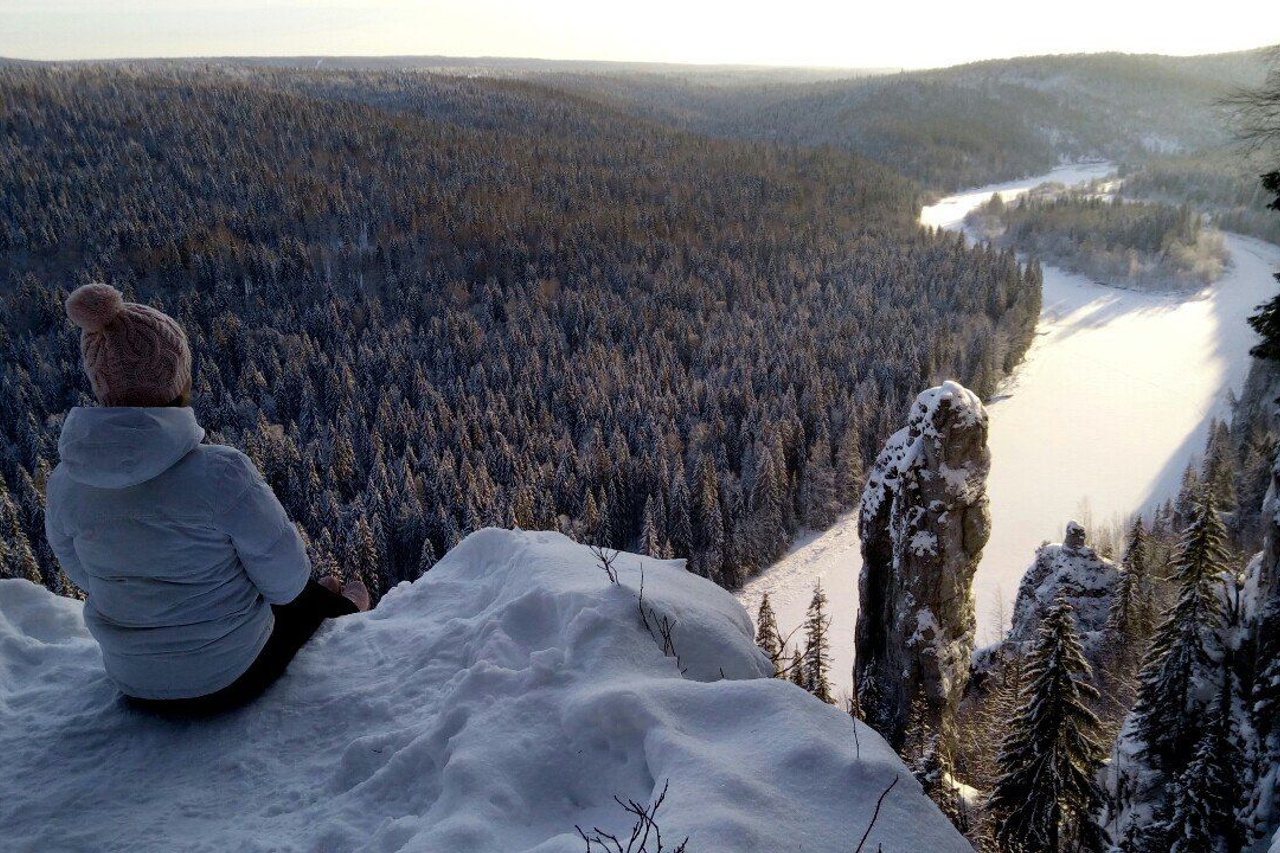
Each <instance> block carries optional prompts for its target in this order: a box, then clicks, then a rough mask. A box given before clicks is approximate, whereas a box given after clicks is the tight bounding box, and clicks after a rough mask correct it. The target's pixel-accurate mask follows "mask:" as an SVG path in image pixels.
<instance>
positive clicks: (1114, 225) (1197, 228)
mask: <svg viewBox="0 0 1280 853" xmlns="http://www.w3.org/2000/svg"><path fill="white" fill-rule="evenodd" d="M965 222H966V224H967V225H969V226H970V227H971V228H973V229H975V230H976V231H977V232H978V233H979V234H980V235H981V236H983V237H986V238H988V239H990V240H992V241H994V242H995V243H996V244H997V245H1000V246H1004V247H1008V248H1015V249H1018V250H1020V251H1024V252H1030V253H1031V254H1033V255H1035V256H1036V257H1038V258H1040V259H1041V260H1043V261H1047V262H1049V263H1052V264H1055V265H1057V266H1061V267H1064V268H1066V269H1068V270H1071V271H1072V272H1077V273H1081V274H1083V275H1087V276H1089V277H1091V278H1094V279H1096V280H1098V281H1100V282H1103V283H1104V284H1117V285H1124V286H1133V287H1139V288H1143V289H1148V290H1187V289H1198V288H1200V287H1203V286H1204V285H1206V284H1210V283H1211V282H1213V281H1215V280H1216V279H1217V278H1218V277H1219V276H1221V275H1222V271H1223V268H1224V267H1225V265H1226V262H1227V252H1226V249H1225V247H1224V246H1223V243H1222V235H1221V234H1220V233H1219V232H1218V231H1217V230H1216V229H1212V228H1209V227H1207V226H1206V225H1205V222H1204V216H1203V215H1202V214H1199V213H1197V212H1195V211H1194V210H1192V209H1191V208H1190V207H1189V206H1188V205H1185V204H1184V205H1181V206H1176V207H1175V206H1173V205H1168V204H1162V203H1159V202H1146V201H1144V202H1126V201H1124V200H1123V199H1121V198H1119V197H1111V196H1098V195H1094V194H1091V193H1089V192H1084V191H1074V190H1066V191H1062V190H1061V187H1060V185H1052V184H1051V185H1046V186H1045V187H1041V188H1039V189H1038V190H1036V191H1033V192H1032V193H1029V194H1028V195H1026V196H1023V197H1022V198H1019V199H1017V200H1016V201H1013V202H1010V203H1008V204H1006V203H1005V202H1004V201H1002V200H1001V198H1000V196H999V195H993V196H992V197H991V200H990V201H988V202H987V203H986V204H984V205H982V206H981V207H979V208H977V209H976V210H974V211H973V212H972V213H970V214H969V215H968V217H966V219H965Z"/></svg>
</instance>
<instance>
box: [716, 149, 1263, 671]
mask: <svg viewBox="0 0 1280 853" xmlns="http://www.w3.org/2000/svg"><path fill="white" fill-rule="evenodd" d="M1112 171H1113V167H1112V166H1111V165H1110V164H1107V163H1094V164H1083V165H1072V166H1063V167H1061V168H1059V169H1055V170H1053V171H1052V172H1049V173H1047V174H1045V175H1041V176H1038V177H1033V178H1026V179H1023V180H1018V181H1012V182H1009V183H1004V184H996V185H992V186H988V187H982V188H980V189H975V190H970V191H966V192H963V193H960V194H957V195H954V196H949V197H947V198H944V199H942V200H941V201H939V202H938V203H937V204H934V205H930V206H929V207H926V208H925V209H924V210H923V212H922V214H921V222H922V223H923V224H925V225H929V226H934V227H940V228H946V229H948V230H958V229H960V228H961V227H963V223H964V217H965V214H966V213H968V212H969V211H970V210H972V209H973V208H974V207H976V206H977V205H979V204H981V203H982V202H984V201H986V200H987V199H989V198H990V197H991V195H992V193H995V192H999V193H1000V194H1001V196H1002V197H1003V198H1005V199H1006V200H1008V199H1011V198H1015V197H1016V196H1018V195H1020V194H1022V193H1025V192H1026V191H1028V190H1030V189H1032V188H1033V187H1036V186H1039V185H1040V184H1042V183H1045V182H1048V181H1057V182H1061V183H1064V184H1075V183H1083V182H1087V181H1089V180H1092V179H1093V178H1101V177H1105V176H1106V175H1108V174H1109V173H1111V172H1112ZM1225 243H1226V247H1227V250H1228V251H1229V252H1230V254H1231V258H1232V263H1231V266H1230V267H1229V268H1228V269H1227V271H1226V273H1225V274H1224V276H1223V277H1222V278H1221V279H1219V280H1218V281H1217V282H1215V283H1214V284H1213V285H1212V286H1210V287H1208V288H1206V289H1205V290H1204V291H1202V292H1201V293H1199V294H1194V295H1187V294H1150V293H1144V292H1140V291H1134V290H1121V289H1118V288H1114V287H1107V286H1104V285H1100V284H1096V283H1094V282H1091V281H1089V280H1088V279H1086V278H1084V277H1082V276H1078V275H1072V274H1070V273H1067V272H1064V271H1062V270H1060V269H1058V268H1056V267H1051V266H1045V267H1044V268H1043V270H1044V304H1043V309H1042V311H1041V315H1040V323H1039V327H1038V329H1037V336H1036V340H1035V342H1034V343H1033V344H1032V347H1031V350H1030V351H1029V352H1028V354H1027V358H1026V360H1025V361H1024V362H1023V364H1022V365H1020V366H1019V367H1018V368H1017V370H1016V371H1015V372H1014V374H1013V376H1011V377H1010V378H1009V379H1008V380H1007V381H1006V382H1005V383H1004V385H1003V386H1002V388H1001V389H1000V393H999V394H998V395H997V398H996V399H995V400H993V401H992V402H991V403H989V404H988V405H987V412H988V414H989V416H990V445H991V455H992V462H991V476H990V479H989V480H988V483H987V494H988V497H989V498H990V500H991V516H992V522H991V539H990V541H989V542H988V543H987V547H986V549H985V550H984V551H983V559H982V563H981V565H980V566H979V567H978V573H977V576H976V578H975V579H974V596H975V598H976V600H977V607H978V645H980V646H981V645H985V644H986V643H990V642H994V641H996V640H997V639H999V638H998V636H995V635H993V632H992V630H991V627H990V626H991V625H992V622H993V621H994V617H995V616H996V615H997V614H998V613H999V612H1001V611H1002V612H1003V613H1004V614H1005V616H1006V625H1005V627H1008V626H1007V617H1008V614H1010V613H1011V612H1012V602H1013V599H1014V596H1015V594H1016V592H1017V589H1018V584H1019V582H1020V581H1021V579H1022V574H1023V572H1024V570H1025V569H1026V567H1027V565H1028V564H1029V563H1030V562H1031V560H1032V558H1033V557H1034V555H1035V550H1036V548H1037V547H1038V546H1039V545H1040V544H1041V543H1043V542H1045V541H1056V540H1057V539H1059V538H1060V536H1061V532H1062V529H1063V525H1064V524H1066V522H1067V521H1068V520H1070V519H1072V518H1076V517H1078V516H1079V515H1080V509H1081V505H1082V503H1084V502H1087V503H1088V505H1089V509H1090V512H1091V514H1092V517H1093V519H1094V520H1095V521H1096V522H1109V521H1111V520H1112V519H1115V518H1121V517H1124V516H1126V515H1128V514H1129V513H1132V512H1134V511H1136V510H1148V509H1150V508H1152V507H1153V506H1155V505H1156V504H1158V503H1161V502H1163V501H1164V500H1165V499H1167V498H1169V497H1172V496H1173V495H1174V494H1175V493H1176V492H1177V488H1178V484H1179V480H1180V477H1181V474H1182V469H1183V468H1184V467H1186V464H1187V462H1188V461H1189V460H1191V459H1192V458H1195V457H1197V456H1198V455H1199V454H1200V453H1201V452H1202V451H1203V449H1204V442H1205V439H1206V438H1207V436H1208V426H1209V421H1210V419H1211V418H1212V417H1214V416H1217V417H1223V416H1225V415H1227V414H1228V410H1227V409H1228V407H1227V398H1228V393H1229V391H1230V390H1232V389H1234V390H1236V391H1239V389H1240V388H1241V386H1242V385H1243V383H1244V377H1245V374H1246V372H1247V371H1248V367H1249V355H1248V351H1249V347H1250V346H1252V344H1253V334H1252V333H1251V332H1250V330H1249V328H1248V326H1247V325H1246V323H1245V319H1246V318H1247V317H1248V316H1249V315H1250V314H1251V313H1253V309H1254V307H1255V306H1256V305H1258V304H1259V303H1261V302H1263V301H1265V300H1266V299H1269V298H1270V297H1271V296H1272V295H1274V290H1275V280H1274V279H1273V278H1272V277H1271V275H1272V273H1273V272H1275V271H1276V270H1277V269H1278V268H1280V247H1276V246H1273V245H1271V244H1268V243H1264V242H1261V241H1259V240H1254V239H1252V238H1248V237H1242V236H1239V235H1235V234H1226V235H1225ZM902 416H903V418H904V422H905V418H906V416H907V413H906V412H903V413H902ZM857 528H858V525H857V512H856V511H854V512H852V513H849V514H847V515H845V516H842V517H841V518H840V519H839V520H838V521H837V522H836V523H835V524H834V525H833V526H832V527H831V528H830V529H829V530H827V531H826V532H823V533H807V534H806V535H804V536H802V537H801V538H800V539H799V540H798V541H797V543H796V545H795V547H793V548H792V549H791V551H790V552H789V553H788V554H787V555H786V556H785V557H783V558H782V559H781V560H780V561H778V562H777V563H775V564H774V565H773V566H771V567H770V568H769V569H767V570H766V571H765V572H764V573H763V574H762V575H761V576H760V577H758V578H755V579H754V580H753V581H752V582H751V583H749V584H747V585H746V587H744V589H743V590H742V591H741V592H740V593H739V600H741V601H742V602H743V604H744V605H746V606H747V609H748V610H750V611H751V613H752V614H753V615H754V613H755V609H754V608H755V607H757V606H758V604H759V601H760V597H761V595H762V594H763V593H765V592H768V593H769V597H770V600H771V602H772V604H773V607H774V611H775V612H776V614H777V617H778V624H779V625H780V626H781V627H782V629H783V631H784V633H785V632H786V631H787V630H789V629H790V628H791V627H793V626H795V625H797V624H799V623H800V620H801V619H802V618H803V615H804V610H805V607H806V606H807V605H808V603H809V598H810V596H811V594H812V589H813V584H814V583H815V582H816V581H818V580H821V581H822V585H823V589H824V590H825V591H826V593H827V596H828V597H829V598H830V600H831V611H830V613H831V617H832V624H831V639H832V677H833V683H834V686H835V688H836V689H837V690H838V691H849V690H850V689H851V686H852V664H853V629H854V622H855V620H856V617H857V606H858V605H857V596H858V590H857V585H858V573H859V572H860V571H861V558H860V554H859V548H858V539H857ZM997 601H999V602H1002V606H999V605H997Z"/></svg>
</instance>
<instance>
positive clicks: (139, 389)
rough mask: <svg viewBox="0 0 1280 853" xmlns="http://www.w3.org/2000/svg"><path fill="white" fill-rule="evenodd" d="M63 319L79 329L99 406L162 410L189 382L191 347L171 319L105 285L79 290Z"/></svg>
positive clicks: (91, 285) (82, 347) (86, 371)
mask: <svg viewBox="0 0 1280 853" xmlns="http://www.w3.org/2000/svg"><path fill="white" fill-rule="evenodd" d="M67 316H68V317H69V318H71V322H73V323H75V324H76V325H77V326H79V327H80V328H81V329H82V331H81V333H80V355H81V357H82V359H83V360H84V372H85V373H87V374H89V382H90V383H92V385H93V393H94V396H96V397H97V398H98V402H99V403H101V404H102V405H104V406H166V405H168V404H169V403H172V402H173V401H174V400H175V399H177V397H178V396H179V395H180V394H181V393H182V392H183V391H185V390H186V389H187V387H188V386H189V385H190V384H191V349H190V347H189V346H188V345H187V336H186V333H185V332H183V331H182V327H181V326H179V325H178V324H177V322H175V321H174V319H173V318H172V317H169V316H167V315H165V314H162V313H161V312H159V311H157V310H155V309H154V308H149V307H147V306H146V305H138V304H137V303H134V302H125V301H124V297H123V296H121V295H120V291H118V290H116V289H115V288H114V287H111V286H110V285H106V284H86V285H85V286H83V287H79V288H77V289H76V290H75V292H74V293H72V294H71V296H70V298H68V299H67Z"/></svg>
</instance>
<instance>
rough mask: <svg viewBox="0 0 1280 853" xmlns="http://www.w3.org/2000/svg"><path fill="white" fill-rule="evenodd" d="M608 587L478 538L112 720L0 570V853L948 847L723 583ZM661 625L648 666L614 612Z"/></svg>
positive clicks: (98, 680) (650, 578) (82, 665)
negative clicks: (780, 673)
mask: <svg viewBox="0 0 1280 853" xmlns="http://www.w3.org/2000/svg"><path fill="white" fill-rule="evenodd" d="M616 566H617V568H618V569H619V573H620V579H621V585H618V586H614V585H611V584H610V583H609V581H608V579H607V578H606V576H605V574H604V572H603V571H602V570H601V569H600V568H599V567H598V566H597V564H596V561H595V558H594V557H593V556H592V555H591V553H590V552H589V551H588V549H586V548H585V547H583V546H581V545H578V544H575V543H574V542H572V541H571V540H569V539H567V538H565V537H563V536H560V535H559V534H554V533H521V532H518V531H516V532H513V531H501V530H493V529H490V530H484V531H480V532H478V533H475V534H473V535H471V536H470V537H468V538H467V539H466V540H465V541H464V542H462V543H461V544H460V545H459V546H458V547H457V548H455V549H454V550H453V551H451V552H450V553H449V554H448V555H446V556H445V558H444V559H443V560H441V561H440V563H439V564H437V565H436V566H435V567H434V568H433V569H432V570H431V572H429V573H428V574H427V575H426V576H424V577H423V578H422V579H421V580H419V581H417V582H415V583H413V584H407V583H406V584H401V585H400V586H398V587H396V588H395V589H394V590H392V591H391V592H390V593H389V594H388V595H387V596H386V597H385V598H384V599H383V600H382V602H381V604H380V605H379V607H378V608H377V609H376V610H374V611H372V612H370V613H367V614H360V615H356V616H349V617H345V618H343V619H339V620H335V621H333V622H330V623H326V625H325V626H323V627H322V628H321V630H320V632H319V633H318V634H317V635H316V637H315V638H314V639H313V640H312V641H311V642H310V643H309V644H308V645H307V646H306V647H304V648H303V650H302V651H301V652H300V653H299V655H298V657H297V659H296V660H295V661H294V663H293V664H292V666H291V667H290V669H289V672H288V673H287V674H286V675H285V676H284V678H283V679H282V680H281V681H280V682H279V683H277V684H276V685H275V686H274V687H272V688H271V690H269V691H268V692H267V694H265V695H264V696H263V697H261V698H260V699H259V700H258V701H256V702H255V703H253V704H251V705H249V706H248V707H246V708H244V709H241V710H240V711H237V712H235V713H233V714H230V715H226V716H223V717H218V718H214V719H208V720H171V719H164V718H160V717H155V716H151V715H148V714H144V713H141V712H138V711H135V710H132V709H131V708H129V707H128V706H126V705H125V704H124V703H123V701H122V700H121V699H120V697H119V695H118V694H117V693H116V692H115V691H114V690H113V688H112V687H111V685H110V683H109V682H108V681H107V680H106V677H105V675H104V673H103V671H102V662H101V656H100V653H99V651H98V649H97V646H96V645H95V644H94V642H93V641H92V639H91V638H90V637H89V635H88V634H87V633H86V631H85V627H84V622H83V618H82V611H81V605H80V604H79V603H78V602H75V601H71V600H68V599H62V598H56V597H54V596H52V595H50V594H49V593H47V592H46V591H45V590H44V589H42V588H40V587H38V586H36V585H34V584H30V583H27V582H25V581H20V580H6V581H0V755H3V756H4V758H3V760H2V761H0V826H3V827H4V829H3V831H2V833H0V834H2V835H3V839H4V840H3V844H0V847H3V849H4V850H6V851H15V853H17V851H47V850H57V851H94V853H102V852H103V851H116V850H130V851H150V850H155V851H172V850H183V851H227V850H236V851H265V850H272V851H356V850H370V851H449V853H465V852H466V851H486V853H490V852H491V853H510V851H538V853H559V851H564V853H569V851H573V853H581V850H582V849H583V844H582V842H581V840H579V839H578V837H577V835H576V833H575V831H574V825H575V824H581V825H583V826H584V827H586V828H589V827H591V826H599V827H601V828H602V829H605V830H607V831H609V832H612V833H614V834H622V833H623V832H624V831H629V829H630V826H631V823H630V821H628V820H627V817H626V815H625V814H624V813H623V812H622V810H621V809H620V808H618V806H617V805H616V804H615V803H614V802H613V799H612V798H613V796H614V795H615V794H617V795H619V796H621V797H623V798H624V799H626V798H634V799H637V800H641V801H646V802H647V801H649V800H650V799H651V798H652V797H654V796H655V795H656V793H657V792H659V791H660V790H661V789H662V787H663V785H664V784H667V783H668V782H669V784H670V793H669V794H668V799H667V803H666V805H665V806H664V807H663V809H662V811H661V812H659V819H660V824H661V826H662V829H663V836H664V841H666V842H667V843H668V845H669V846H674V844H672V842H673V841H679V840H680V839H681V838H683V837H684V836H685V835H688V836H689V837H690V844H689V849H690V850H691V851H694V853H708V851H743V852H744V853H745V851H769V853H772V851H777V850H789V851H801V850H803V851H847V850H849V849H851V848H852V846H853V844H855V843H856V840H857V839H858V837H859V836H860V835H861V834H862V831H863V829H864V828H865V827H866V826H867V824H868V822H869V821H870V818H871V814H872V810H873V809H874V807H875V801H876V798H877V797H878V796H879V794H880V792H881V791H882V790H884V789H885V788H886V786H888V785H889V783H890V782H891V781H892V780H893V779H894V777H895V776H897V777H898V783H897V785H896V787H894V789H893V791H892V792H891V793H890V794H889V796H888V797H887V798H886V800H885V802H884V806H883V808H882V810H881V814H880V818H879V820H878V822H877V823H876V824H875V828H874V830H873V832H872V833H871V836H870V838H869V839H868V847H869V849H872V850H875V849H877V848H878V846H879V845H883V849H884V850H885V851H904V853H905V851H916V850H929V851H963V850H967V849H969V848H968V846H967V845H966V843H965V841H964V839H963V838H962V837H961V836H960V835H959V834H958V833H957V832H956V831H955V830H954V829H953V828H952V827H951V826H950V824H948V823H947V822H946V820H945V818H943V817H942V815H941V813H940V812H938V810H937V809H936V808H935V807H934V806H933V805H932V804H931V803H930V802H929V801H928V800H927V799H925V798H924V796H923V795H922V794H921V793H920V788H919V786H918V785H917V783H916V782H915V780H914V779H913V778H912V777H911V775H910V773H909V772H907V771H906V769H905V768H904V767H903V765H902V764H901V762H900V761H899V760H898V758H897V757H896V756H895V755H894V754H893V753H892V751H890V750H889V748H888V747H887V745H886V744H885V743H884V741H883V740H881V739H880V737H879V736H878V735H876V734H875V733H874V732H872V731H871V730H870V729H868V728H866V727H865V726H862V725H861V724H857V725H858V729H857V736H856V737H855V728H854V726H855V723H854V721H853V720H852V719H851V718H850V717H849V716H848V715H847V714H844V713H843V712H841V711H840V710H839V709H837V708H835V707H832V706H830V705H826V704H823V703H822V702H820V701H818V700H817V699H815V698H813V697H812V696H810V695H809V694H807V693H805V692H804V691H803V690H801V689H800V688H798V687H795V686H794V685H791V684H789V683H787V682H786V681H784V680H779V679H772V678H767V677H760V676H762V675H764V674H765V673H766V672H767V671H768V664H767V661H766V660H765V659H764V658H763V656H762V655H761V654H760V653H759V651H758V650H757V649H756V648H755V646H754V644H753V641H752V636H751V624H750V620H749V619H748V618H747V614H746V613H745V612H744V610H743V609H742V607H741V606H740V605H739V604H738V603H737V602H735V601H734V599H733V597H732V596H730V595H729V594H728V593H726V592H724V591H722V590H720V589H719V588H717V587H716V586H714V585H713V584H711V583H709V582H708V581H705V580H703V579H701V578H699V577H697V576H695V575H692V574H690V573H688V572H686V571H685V569H684V567H683V565H682V563H681V562H679V561H657V560H650V559H647V558H642V557H638V556H634V555H630V554H623V555H621V556H619V558H618V559H617V561H616ZM642 566H643V571H644V581H645V584H644V591H645V600H646V603H647V604H648V605H650V606H651V607H653V608H654V610H655V611H656V613H658V614H661V615H666V616H668V617H670V618H671V619H672V620H674V622H675V629H674V642H675V648H676V651H677V653H678V654H679V655H680V665H681V666H682V667H684V668H685V670H686V672H685V674H684V675H683V676H682V675H681V673H680V671H679V669H678V668H677V664H676V660H675V659H673V658H671V657H668V656H664V655H663V652H662V649H661V647H660V646H659V645H658V644H657V643H656V642H655V641H654V639H653V638H652V637H651V636H650V635H649V634H648V633H647V632H646V631H645V629H644V628H643V626H642V624H641V621H640V618H639V615H638V607H637V597H636V591H637V589H638V587H639V582H640V573H641V567H642Z"/></svg>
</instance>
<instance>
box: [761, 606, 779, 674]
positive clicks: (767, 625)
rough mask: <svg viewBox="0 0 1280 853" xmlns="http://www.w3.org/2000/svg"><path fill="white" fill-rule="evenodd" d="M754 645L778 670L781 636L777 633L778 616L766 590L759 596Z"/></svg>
mask: <svg viewBox="0 0 1280 853" xmlns="http://www.w3.org/2000/svg"><path fill="white" fill-rule="evenodd" d="M756 645H757V646H759V647H760V651H762V652H764V653H765V655H766V656H767V657H768V658H769V660H770V661H772V662H773V668H774V670H775V671H778V670H780V669H781V664H782V637H781V636H780V635H779V633H778V617H777V616H776V615H775V614H774V612H773V605H772V604H771V603H770V602H769V593H767V592H766V593H765V594H764V595H763V596H761V598H760V609H759V610H758V611H757V612H756Z"/></svg>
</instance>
